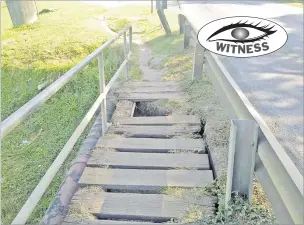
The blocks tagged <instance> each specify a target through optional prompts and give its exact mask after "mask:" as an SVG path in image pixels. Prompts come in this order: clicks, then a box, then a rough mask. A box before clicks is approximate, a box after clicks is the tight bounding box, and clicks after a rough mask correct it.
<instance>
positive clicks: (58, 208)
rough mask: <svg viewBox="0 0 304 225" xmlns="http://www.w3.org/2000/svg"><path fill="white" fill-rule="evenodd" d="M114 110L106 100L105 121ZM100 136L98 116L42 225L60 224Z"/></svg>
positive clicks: (113, 106)
mask: <svg viewBox="0 0 304 225" xmlns="http://www.w3.org/2000/svg"><path fill="white" fill-rule="evenodd" d="M114 110H115V103H114V101H112V100H111V99H108V100H107V120H108V121H110V120H111V118H112V115H113V112H114ZM101 134H102V123H101V116H100V114H98V116H97V118H96V120H95V122H94V124H93V126H92V128H91V130H90V132H89V134H88V136H87V137H86V139H85V140H84V142H83V144H82V146H81V148H80V150H79V152H78V154H77V156H76V158H75V159H74V160H73V162H72V165H71V167H70V169H69V171H68V173H67V175H66V177H65V179H64V180H63V182H62V183H61V185H60V187H59V190H58V192H57V194H56V196H55V198H54V199H53V201H52V203H51V204H50V206H49V208H48V209H47V211H46V213H45V215H44V217H43V219H42V221H41V222H40V224H42V225H46V224H47V225H50V224H61V223H62V222H63V220H64V218H65V216H66V215H67V213H68V210H69V204H70V202H71V199H72V197H73V196H74V194H75V192H76V191H77V189H78V181H79V179H80V177H81V174H82V173H83V171H84V168H85V167H86V165H87V162H88V160H89V158H90V156H91V154H92V151H93V149H94V148H95V146H96V144H97V141H98V139H99V138H100V137H101Z"/></svg>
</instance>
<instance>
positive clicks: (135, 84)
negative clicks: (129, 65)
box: [124, 81, 179, 88]
mask: <svg viewBox="0 0 304 225" xmlns="http://www.w3.org/2000/svg"><path fill="white" fill-rule="evenodd" d="M173 86H175V87H178V86H179V84H178V83H177V82H176V81H151V82H149V81H136V82H133V81H132V82H128V83H126V84H125V85H124V87H135V88H137V87H173Z"/></svg>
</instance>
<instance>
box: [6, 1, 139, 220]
mask: <svg viewBox="0 0 304 225" xmlns="http://www.w3.org/2000/svg"><path fill="white" fill-rule="evenodd" d="M37 6H38V9H39V10H41V9H43V8H56V9H57V10H56V11H55V12H50V13H44V14H41V15H40V16H39V19H38V21H37V22H36V23H34V24H31V25H25V26H20V27H18V28H14V29H12V25H11V22H10V19H9V14H8V11H7V8H6V5H5V4H1V17H2V18H1V19H2V20H1V22H2V24H1V31H2V33H1V40H2V68H1V70H2V71H1V72H2V78H1V79H2V80H1V83H2V87H1V88H2V99H1V104H2V105H1V107H2V112H1V114H2V119H5V118H6V117H7V116H9V115H10V114H11V113H12V112H14V111H15V110H16V109H18V108H19V107H21V106H22V105H23V104H24V103H26V102H27V101H28V100H29V99H31V98H32V97H34V96H35V95H36V94H37V93H38V92H39V91H38V88H37V86H38V85H39V84H41V83H44V82H45V81H48V83H49V84H50V83H52V82H53V81H54V80H56V79H57V78H58V77H59V76H61V75H62V74H64V73H65V72H66V71H67V70H69V69H70V68H71V67H72V66H73V65H75V64H76V63H77V62H79V61H81V60H82V59H83V58H85V57H86V56H87V55H88V54H89V53H91V52H92V51H93V50H95V49H96V48H97V47H99V46H100V45H101V44H102V43H104V42H105V41H106V40H107V39H108V38H109V36H108V35H107V34H106V33H105V32H104V31H103V30H102V29H101V28H100V25H99V21H98V19H97V18H98V17H99V16H100V15H101V14H103V13H105V10H104V9H103V8H101V7H99V6H89V5H86V4H84V3H81V2H37ZM104 56H105V71H106V74H105V78H106V81H107V82H108V81H109V80H110V78H111V76H112V75H113V74H114V72H115V71H116V70H117V68H118V66H119V65H120V63H121V62H122V60H123V48H122V46H121V44H116V45H115V44H114V45H113V46H112V47H111V48H110V49H108V50H107V51H106V52H105V55H104ZM131 63H132V62H131ZM133 65H135V66H136V63H135V62H134V64H133ZM130 74H131V77H132V76H133V75H134V76H135V77H137V78H139V77H140V75H141V74H140V71H138V70H136V69H133V71H131V72H130ZM16 81H18V82H16ZM97 95H98V68H97V61H96V60H95V61H93V62H92V63H91V64H89V65H88V66H87V67H85V68H84V69H83V70H82V71H81V72H79V73H78V74H77V75H76V76H75V78H73V79H72V80H71V81H70V82H69V83H68V84H67V85H65V87H64V88H62V89H61V90H60V91H59V92H58V93H57V94H56V95H55V96H53V97H52V98H51V99H50V100H48V101H47V102H46V103H45V104H44V105H43V106H42V107H41V108H40V109H39V111H37V112H35V113H34V114H33V115H31V116H30V117H29V118H28V119H27V120H25V121H24V122H23V123H22V124H20V125H19V126H18V127H17V128H16V129H14V130H13V131H12V132H11V133H10V134H9V135H8V136H6V137H5V138H4V139H3V143H2V176H3V179H4V183H3V184H2V193H1V194H2V202H1V205H2V209H1V210H2V221H3V223H4V224H9V223H11V221H12V220H13V218H14V217H15V215H16V214H17V212H18V211H19V210H20V208H21V206H22V205H23V204H24V203H25V201H26V199H27V198H28V196H29V194H30V193H31V192H32V191H33V189H34V188H35V186H36V185H37V184H38V182H39V180H40V179H41V178H42V176H43V175H44V174H45V172H46V170H47V169H48V168H49V166H50V165H51V163H52V162H53V161H54V159H55V158H56V156H57V155H58V153H59V151H60V150H61V149H62V147H63V146H64V144H65V143H66V141H67V140H68V138H69V137H70V135H71V134H72V132H73V131H74V129H75V128H76V127H77V125H78V124H79V122H80V121H81V120H82V118H83V116H84V115H85V114H86V112H87V111H88V109H89V108H90V107H91V105H92V103H93V102H94V101H95V99H96V98H97ZM89 127H90V126H89ZM88 130H89V128H88V129H87V130H86V132H85V133H84V135H83V136H82V137H81V138H80V140H79V141H78V142H77V144H76V146H75V147H74V149H73V150H72V153H71V154H70V156H69V158H68V160H67V161H66V163H65V164H64V166H63V167H62V168H61V170H60V171H59V172H58V174H57V176H56V178H55V179H54V181H53V182H52V184H51V185H50V187H49V188H48V190H47V191H46V193H45V194H44V196H43V198H42V199H41V201H40V202H39V205H38V206H37V207H36V209H35V211H34V213H33V214H32V216H31V218H30V220H29V221H28V222H29V223H32V224H36V223H39V221H40V219H41V218H42V216H43V214H44V212H45V210H46V209H47V207H48V206H49V204H50V202H51V200H52V198H53V197H54V196H55V194H56V192H57V190H58V187H59V185H60V183H61V182H62V180H63V178H64V176H65V174H66V172H67V170H68V168H69V166H70V162H71V160H72V159H73V158H74V157H75V155H76V153H77V151H78V150H79V147H80V145H81V142H82V140H83V138H84V137H85V136H86V134H87V132H88Z"/></svg>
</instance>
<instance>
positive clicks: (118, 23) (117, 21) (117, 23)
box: [107, 17, 130, 33]
mask: <svg viewBox="0 0 304 225" xmlns="http://www.w3.org/2000/svg"><path fill="white" fill-rule="evenodd" d="M129 23H130V21H129V20H127V19H125V18H115V17H108V18H107V25H108V27H109V28H110V29H111V30H112V31H114V32H116V33H117V32H119V31H120V30H122V29H123V28H125V27H126V26H127V25H128V24H129Z"/></svg>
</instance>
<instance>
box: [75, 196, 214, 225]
mask: <svg viewBox="0 0 304 225" xmlns="http://www.w3.org/2000/svg"><path fill="white" fill-rule="evenodd" d="M96 196H97V195H96V193H95V192H92V193H90V192H89V193H77V194H76V195H75V196H74V197H73V199H72V204H76V205H81V204H82V206H83V207H87V209H88V212H89V213H92V214H93V215H95V216H97V217H98V218H99V219H114V220H119V219H120V220H121V219H128V220H142V221H154V222H167V221H169V220H170V219H171V218H178V217H179V216H181V215H182V214H183V213H185V212H186V210H187V209H188V208H189V206H190V205H199V206H200V207H204V209H205V211H206V213H207V214H208V213H212V212H213V211H214V206H215V203H216V198H214V197H204V198H202V199H199V200H195V201H189V200H186V199H179V198H177V197H174V196H168V195H162V194H138V193H107V192H100V194H99V197H98V198H95V197H96ZM100 197H102V199H101V198H100ZM88 199H89V200H90V201H88ZM84 201H85V202H86V204H85V205H84V204H83V202H84Z"/></svg>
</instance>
